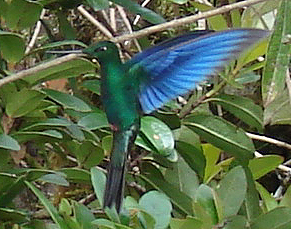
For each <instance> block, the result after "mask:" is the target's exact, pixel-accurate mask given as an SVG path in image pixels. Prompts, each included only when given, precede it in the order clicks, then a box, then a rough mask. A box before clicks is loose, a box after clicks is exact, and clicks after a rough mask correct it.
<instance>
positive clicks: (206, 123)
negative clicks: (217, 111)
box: [184, 114, 255, 163]
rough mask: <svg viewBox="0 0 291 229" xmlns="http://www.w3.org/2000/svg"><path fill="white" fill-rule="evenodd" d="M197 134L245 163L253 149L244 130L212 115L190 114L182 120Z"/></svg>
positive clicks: (251, 155)
mask: <svg viewBox="0 0 291 229" xmlns="http://www.w3.org/2000/svg"><path fill="white" fill-rule="evenodd" d="M184 125H186V126H189V127H190V128H191V129H192V130H193V131H195V132H196V133H197V134H198V135H200V136H201V137H203V138H204V139H205V140H206V141H208V142H209V143H211V144H213V145H214V146H216V147H218V148H220V149H222V150H225V151H226V152H227V153H229V154H231V155H233V156H235V157H236V158H238V159H240V160H242V161H243V162H245V163H247V161H248V160H249V159H251V158H252V157H253V153H254V151H255V148H254V145H253V143H252V141H251V140H250V139H249V138H248V137H247V136H246V134H245V133H244V131H243V130H242V129H240V128H237V127H236V126H234V125H232V124H230V123H228V122H226V121H225V120H223V119H222V118H219V117H216V116H212V115H203V114H198V115H191V116H189V117H187V118H186V119H185V120H184Z"/></svg>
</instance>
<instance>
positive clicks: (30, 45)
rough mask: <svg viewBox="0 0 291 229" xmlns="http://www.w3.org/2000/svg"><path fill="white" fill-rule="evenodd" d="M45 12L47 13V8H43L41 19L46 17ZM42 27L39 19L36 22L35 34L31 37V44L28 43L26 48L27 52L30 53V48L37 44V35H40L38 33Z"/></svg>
mask: <svg viewBox="0 0 291 229" xmlns="http://www.w3.org/2000/svg"><path fill="white" fill-rule="evenodd" d="M44 14H45V9H43V10H42V11H41V14H40V17H39V19H42V18H43V17H44ZM40 29H41V21H40V20H38V21H37V23H36V26H35V29H34V32H33V35H32V37H31V40H30V42H29V44H28V45H27V47H26V49H25V54H28V53H29V52H30V50H31V49H32V48H33V46H34V44H35V41H36V39H37V36H38V34H39V32H40Z"/></svg>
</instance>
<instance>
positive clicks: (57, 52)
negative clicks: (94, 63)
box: [46, 49, 83, 54]
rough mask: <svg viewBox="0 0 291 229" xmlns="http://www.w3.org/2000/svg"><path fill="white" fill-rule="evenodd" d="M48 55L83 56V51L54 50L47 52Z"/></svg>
mask: <svg viewBox="0 0 291 229" xmlns="http://www.w3.org/2000/svg"><path fill="white" fill-rule="evenodd" d="M46 53H49V54H72V53H75V54H83V52H82V49H78V50H52V51H46Z"/></svg>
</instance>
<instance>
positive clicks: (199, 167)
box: [176, 141, 206, 178]
mask: <svg viewBox="0 0 291 229" xmlns="http://www.w3.org/2000/svg"><path fill="white" fill-rule="evenodd" d="M176 149H177V151H178V152H179V154H180V155H181V156H182V157H183V159H184V160H185V161H186V162H187V164H188V166H190V168H191V169H192V170H194V171H195V172H196V173H197V174H198V175H199V177H200V178H203V177H204V171H205V166H206V159H205V156H204V154H203V151H202V150H201V149H199V148H196V147H195V146H193V145H191V144H189V143H186V142H180V141H177V142H176Z"/></svg>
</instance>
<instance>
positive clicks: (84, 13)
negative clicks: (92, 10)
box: [77, 5, 113, 38]
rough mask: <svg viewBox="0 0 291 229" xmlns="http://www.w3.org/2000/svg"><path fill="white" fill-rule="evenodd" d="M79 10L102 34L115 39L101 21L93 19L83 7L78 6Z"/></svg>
mask: <svg viewBox="0 0 291 229" xmlns="http://www.w3.org/2000/svg"><path fill="white" fill-rule="evenodd" d="M77 9H78V11H79V12H80V13H81V14H82V15H83V16H84V17H86V18H87V19H88V20H89V21H90V22H91V23H92V24H93V25H95V26H96V27H97V28H98V29H99V30H100V31H101V32H102V33H104V35H105V36H106V37H108V38H113V35H112V34H111V33H110V31H109V30H108V29H107V28H106V27H105V26H103V25H102V24H101V23H100V22H99V21H97V20H96V19H95V18H94V17H92V15H91V14H89V13H88V12H87V10H85V9H84V7H83V6H82V5H81V6H78V8H77Z"/></svg>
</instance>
